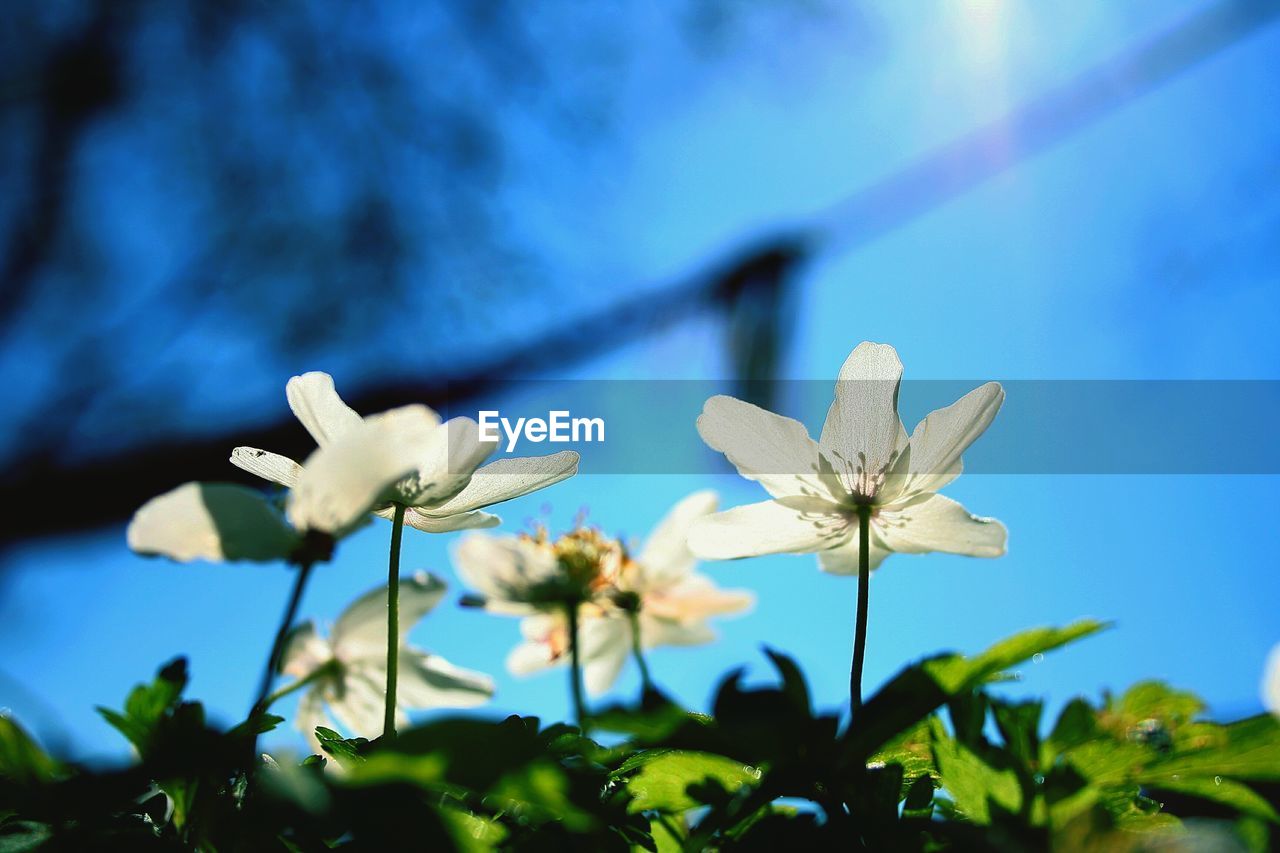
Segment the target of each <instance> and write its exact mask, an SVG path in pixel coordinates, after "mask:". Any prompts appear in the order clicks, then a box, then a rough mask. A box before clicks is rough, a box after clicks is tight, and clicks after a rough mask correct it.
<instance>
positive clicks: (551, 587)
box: [453, 528, 623, 616]
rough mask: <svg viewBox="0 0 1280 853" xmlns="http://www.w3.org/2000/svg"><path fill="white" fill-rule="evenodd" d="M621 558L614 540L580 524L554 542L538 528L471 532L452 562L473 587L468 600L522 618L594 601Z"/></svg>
mask: <svg viewBox="0 0 1280 853" xmlns="http://www.w3.org/2000/svg"><path fill="white" fill-rule="evenodd" d="M622 556H623V555H622V549H621V546H620V545H618V543H617V542H615V541H614V540H611V539H607V538H605V537H604V536H602V535H600V533H599V532H598V531H596V530H591V529H588V528H582V529H579V530H575V531H573V532H571V533H568V534H565V535H564V536H562V537H560V538H559V539H557V540H555V541H554V542H553V541H551V540H550V539H548V538H547V535H546V532H545V531H542V530H539V531H538V533H537V534H535V535H529V534H524V533H521V534H518V535H515V536H491V535H489V534H486V533H471V534H468V535H467V536H465V537H464V538H463V540H462V541H461V542H460V543H458V547H457V548H456V549H455V550H454V555H453V562H454V566H455V567H456V568H457V570H458V576H459V577H461V578H462V580H463V581H464V582H465V583H466V584H467V586H469V587H471V588H472V589H473V590H475V592H476V595H475V596H472V597H471V598H472V600H474V599H479V600H478V602H476V603H478V604H480V606H482V607H484V608H485V609H486V610H489V611H492V612H494V613H501V614H505V615H508V616H525V615H529V614H532V613H538V612H550V611H553V610H556V611H562V610H564V608H565V607H566V606H569V605H578V604H583V603H586V602H589V601H591V600H593V599H594V598H596V597H597V596H598V595H599V594H600V593H601V592H602V591H603V590H605V589H606V588H607V587H608V586H609V583H610V578H611V577H612V576H613V575H614V574H616V568H615V567H616V565H617V564H618V563H619V562H620V561H621V559H622ZM465 601H466V599H464V602H465Z"/></svg>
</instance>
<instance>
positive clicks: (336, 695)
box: [278, 572, 493, 752]
mask: <svg viewBox="0 0 1280 853" xmlns="http://www.w3.org/2000/svg"><path fill="white" fill-rule="evenodd" d="M445 588H446V585H445V583H444V581H442V580H440V579H439V578H437V577H434V576H432V575H429V574H427V573H426V572H419V573H417V574H415V575H414V576H413V577H404V578H401V580H400V615H401V620H400V655H399V660H400V663H399V679H398V680H399V687H398V689H397V691H396V717H397V720H398V722H399V723H400V724H402V725H403V724H404V723H406V722H407V721H408V712H409V711H411V710H415V709H426V708H471V707H475V706H476V705H481V704H483V703H484V702H486V701H488V700H489V698H490V697H491V696H493V679H492V678H490V677H489V676H488V675H485V674H484V673H480V672H473V671H471V670H468V669H462V668H461V667H457V666H454V665H453V664H451V663H449V662H448V661H447V660H445V659H444V658H442V657H440V656H439V655H433V654H428V653H427V652H424V651H422V650H420V649H417V648H415V647H413V646H411V645H409V643H408V641H407V639H406V638H407V636H408V633H409V630H410V629H411V628H412V627H413V625H414V624H415V623H416V622H417V621H418V620H420V619H421V618H422V617H423V616H425V615H426V614H427V613H428V612H430V611H431V610H432V609H433V608H434V607H435V606H436V604H438V603H439V602H440V600H441V598H442V597H443V596H444V592H445ZM386 633H387V589H386V587H385V586H380V587H378V588H377V589H374V590H371V591H369V592H368V593H366V594H365V595H362V596H361V597H360V598H358V599H356V600H355V601H354V602H353V603H352V604H351V605H350V606H349V607H347V609H346V610H344V611H343V613H342V615H341V616H339V617H338V620H337V622H336V623H334V626H333V630H332V631H331V632H330V635H329V638H328V639H325V638H323V637H321V636H320V635H319V633H318V632H317V631H316V627H315V624H314V623H312V622H304V623H303V624H301V625H299V626H298V627H297V628H295V629H294V630H293V632H292V633H291V634H290V635H289V640H288V642H287V643H286V645H285V649H284V654H283V655H282V656H281V664H280V671H281V672H282V673H283V674H285V675H290V676H293V677H294V679H295V681H293V682H292V683H290V684H286V685H285V686H284V687H282V688H281V689H280V690H279V691H278V695H283V694H285V693H291V692H293V691H294V690H298V689H303V688H305V690H306V692H305V693H304V694H303V695H302V698H301V699H300V700H299V702H298V711H297V717H296V725H297V727H298V729H299V730H300V731H302V732H303V733H304V734H306V735H307V737H308V739H309V740H310V741H311V743H312V746H313V747H314V748H315V749H316V751H317V752H319V751H320V750H319V744H318V743H317V742H316V740H315V730H316V726H326V727H328V728H337V727H335V726H334V725H333V723H332V721H331V720H330V716H329V715H330V714H332V716H333V717H334V718H336V719H337V721H338V723H339V724H340V726H339V727H340V728H342V729H345V730H346V731H347V732H348V733H350V734H353V735H356V736H359V737H366V738H374V737H377V736H378V735H380V734H382V723H383V712H384V702H385V698H386V697H385V693H386V685H387V658H386V656H387V647H386Z"/></svg>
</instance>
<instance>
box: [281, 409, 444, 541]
mask: <svg viewBox="0 0 1280 853" xmlns="http://www.w3.org/2000/svg"><path fill="white" fill-rule="evenodd" d="M436 426H437V424H436V423H435V415H434V414H433V413H432V412H431V411H430V410H429V409H427V408H426V407H425V406H405V407H404V408H401V409H392V410H391V411H389V412H384V413H382V414H380V415H374V416H372V417H370V418H368V419H366V420H364V421H361V423H360V424H359V425H358V426H356V427H354V428H352V429H351V430H349V431H347V432H345V433H344V434H343V435H342V437H341V438H340V439H338V440H336V441H334V442H332V443H330V444H326V445H324V446H322V447H321V448H320V449H319V450H317V451H316V452H315V453H313V454H311V457H310V458H309V459H307V461H306V463H305V464H304V465H303V466H302V473H301V474H300V475H299V477H298V482H297V484H296V485H295V486H294V489H293V491H292V492H291V493H290V494H289V503H288V514H289V520H290V521H292V522H293V524H294V526H295V527H297V528H298V529H299V530H318V531H322V532H325V533H329V534H332V535H334V536H342V535H344V534H346V533H347V532H349V531H350V530H351V529H352V528H353V527H355V526H357V525H358V524H360V523H361V522H362V521H363V520H364V519H365V517H366V516H367V514H368V512H369V511H370V510H371V509H372V508H373V506H374V505H375V504H377V503H380V502H382V500H383V499H384V497H386V495H387V493H388V492H389V490H390V487H392V486H393V485H394V484H395V483H396V481H398V480H400V479H401V478H403V477H405V476H406V475H408V474H411V473H412V472H413V471H414V470H415V465H416V460H418V459H420V458H421V457H422V455H423V451H424V448H425V447H426V446H427V444H428V443H429V442H430V441H431V435H432V433H433V432H434V430H435V428H436Z"/></svg>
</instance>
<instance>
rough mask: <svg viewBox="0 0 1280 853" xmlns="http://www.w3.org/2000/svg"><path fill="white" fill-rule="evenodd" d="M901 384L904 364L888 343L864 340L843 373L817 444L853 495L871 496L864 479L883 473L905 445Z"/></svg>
mask: <svg viewBox="0 0 1280 853" xmlns="http://www.w3.org/2000/svg"><path fill="white" fill-rule="evenodd" d="M901 382H902V362H901V361H899V360H898V353H897V352H896V351H895V350H894V348H893V347H891V346H889V345H888V344H874V343H871V342H869V341H864V342H863V343H860V344H858V346H857V347H856V348H855V349H854V351H853V352H851V353H850V354H849V357H848V359H846V360H845V363H844V365H843V366H842V367H841V368H840V375H839V377H838V378H837V380H836V392H835V400H834V401H833V402H832V403H831V408H830V409H829V410H828V411H827V420H826V423H824V424H823V426H822V438H821V439H820V440H819V442H818V443H819V445H820V446H821V448H822V453H823V455H824V456H825V457H826V458H827V459H828V460H830V461H831V464H832V466H834V468H835V469H836V472H837V473H838V474H839V476H840V479H841V481H842V482H843V483H844V485H845V487H846V488H847V489H848V490H849V491H851V492H854V493H856V494H860V495H864V496H867V497H871V495H870V494H868V492H869V491H872V490H871V489H869V488H868V487H867V485H866V483H865V477H872V478H874V477H875V476H877V475H879V474H882V473H884V472H885V471H886V470H887V469H888V467H889V466H890V465H891V463H892V462H893V461H895V460H896V458H897V457H896V453H895V452H896V451H898V450H900V449H901V448H902V447H903V446H905V438H906V435H905V430H904V429H903V427H902V421H901V420H899V419H898V386H899V385H900V384H901Z"/></svg>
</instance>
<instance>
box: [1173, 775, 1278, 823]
mask: <svg viewBox="0 0 1280 853" xmlns="http://www.w3.org/2000/svg"><path fill="white" fill-rule="evenodd" d="M1153 790H1159V791H1171V792H1173V793H1175V794H1186V795H1189V796H1192V797H1198V798H1200V799H1202V800H1208V801H1210V802H1213V803H1218V804H1219V805H1224V806H1227V807H1228V808H1232V809H1235V810H1236V811H1238V812H1240V814H1242V815H1247V816H1249V817H1256V818H1261V819H1263V820H1267V821H1270V822H1272V823H1280V815H1277V814H1276V810H1275V807H1274V806H1272V805H1271V803H1269V802H1267V799H1266V797H1263V796H1262V795H1261V794H1259V793H1258V792H1257V791H1255V790H1253V789H1252V788H1250V787H1249V786H1248V785H1245V784H1244V783H1242V782H1233V781H1232V780H1230V779H1223V778H1222V777H1221V776H1219V777H1217V778H1215V779H1207V778H1196V779H1166V780H1165V781H1163V782H1161V783H1159V784H1158V785H1155V786H1154V788H1153Z"/></svg>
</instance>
